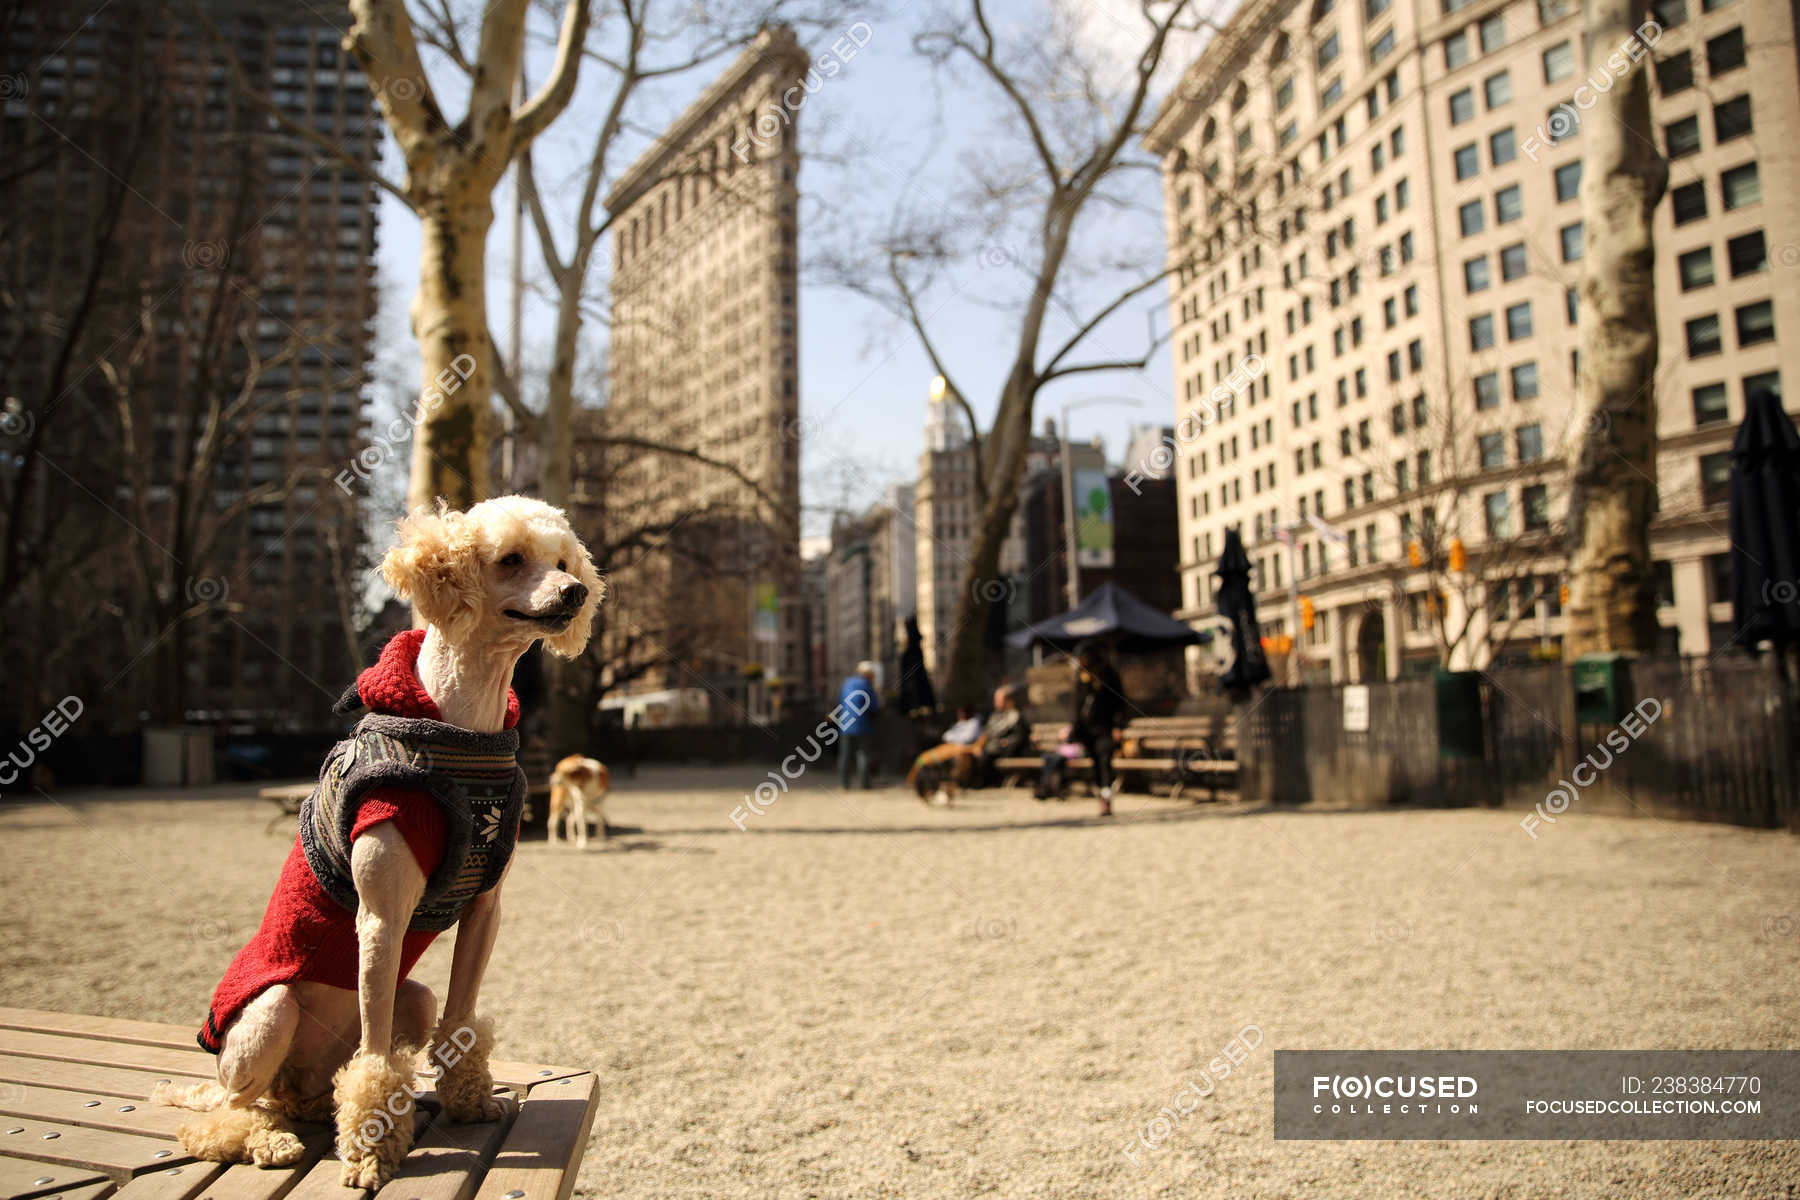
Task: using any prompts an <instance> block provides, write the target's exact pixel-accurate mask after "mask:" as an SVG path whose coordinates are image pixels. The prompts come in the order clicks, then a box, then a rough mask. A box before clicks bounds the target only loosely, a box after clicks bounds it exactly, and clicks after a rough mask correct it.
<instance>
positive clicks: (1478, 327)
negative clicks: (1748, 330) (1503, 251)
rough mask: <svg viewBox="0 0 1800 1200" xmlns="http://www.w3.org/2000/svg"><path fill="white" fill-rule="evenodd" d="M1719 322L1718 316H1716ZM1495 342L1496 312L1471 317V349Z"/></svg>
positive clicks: (1490, 345)
mask: <svg viewBox="0 0 1800 1200" xmlns="http://www.w3.org/2000/svg"><path fill="white" fill-rule="evenodd" d="M1714 323H1715V324H1717V318H1714ZM1493 344H1494V314H1492V313H1483V314H1481V315H1480V316H1479V317H1470V318H1469V349H1471V350H1487V349H1490V348H1492V347H1493Z"/></svg>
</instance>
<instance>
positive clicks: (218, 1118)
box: [176, 1104, 306, 1167]
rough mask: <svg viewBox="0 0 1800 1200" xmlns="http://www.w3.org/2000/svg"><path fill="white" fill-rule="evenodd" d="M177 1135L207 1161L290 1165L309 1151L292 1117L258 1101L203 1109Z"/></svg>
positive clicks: (268, 1165)
mask: <svg viewBox="0 0 1800 1200" xmlns="http://www.w3.org/2000/svg"><path fill="white" fill-rule="evenodd" d="M176 1137H177V1138H178V1139H179V1140H180V1142H181V1148H182V1149H183V1150H186V1151H187V1152H188V1153H189V1154H191V1155H193V1156H194V1157H195V1158H199V1159H204V1160H205V1161H207V1162H222V1163H239V1162H248V1163H255V1164H256V1165H257V1166H259V1167H286V1166H292V1165H293V1164H294V1163H297V1162H299V1161H300V1159H301V1157H302V1156H303V1155H304V1154H305V1153H306V1147H305V1146H304V1145H303V1144H302V1143H301V1141H300V1138H299V1136H298V1135H297V1134H295V1132H294V1127H293V1125H292V1124H290V1123H289V1122H288V1119H287V1118H286V1117H284V1116H281V1115H280V1114H278V1113H275V1112H272V1111H270V1110H269V1109H267V1108H264V1107H262V1106H261V1105H258V1104H249V1105H242V1106H240V1105H236V1104H228V1105H226V1106H225V1107H224V1108H217V1109H214V1110H213V1111H212V1112H208V1113H201V1114H200V1115H199V1116H197V1117H195V1118H194V1119H193V1120H191V1121H187V1122H185V1123H184V1124H183V1125H182V1126H181V1129H180V1130H179V1132H178V1133H177V1134H176Z"/></svg>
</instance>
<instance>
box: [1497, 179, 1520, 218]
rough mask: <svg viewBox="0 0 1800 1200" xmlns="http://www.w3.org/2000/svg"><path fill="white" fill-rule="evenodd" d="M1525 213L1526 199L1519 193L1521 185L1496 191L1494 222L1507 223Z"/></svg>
mask: <svg viewBox="0 0 1800 1200" xmlns="http://www.w3.org/2000/svg"><path fill="white" fill-rule="evenodd" d="M1524 215H1525V201H1524V200H1523V199H1521V197H1520V194H1519V185H1518V184H1516V183H1515V184H1513V185H1512V186H1511V187H1505V188H1501V189H1500V190H1499V191H1497V192H1495V193H1494V224H1496V225H1505V224H1507V223H1508V222H1509V221H1516V220H1518V219H1519V218H1520V217H1522V216H1524Z"/></svg>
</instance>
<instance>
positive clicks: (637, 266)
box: [606, 28, 806, 720]
mask: <svg viewBox="0 0 1800 1200" xmlns="http://www.w3.org/2000/svg"><path fill="white" fill-rule="evenodd" d="M805 69H806V57H805V55H804V54H803V53H802V52H801V50H800V48H799V46H798V44H797V43H796V42H795V40H794V35H793V33H792V32H791V31H790V30H787V29H785V28H772V29H769V30H765V31H764V32H763V33H762V34H761V35H760V36H759V37H758V38H757V39H756V41H755V43H754V44H752V45H751V46H750V47H749V48H748V49H746V50H745V51H744V53H743V54H741V55H740V56H739V57H738V58H737V60H736V61H735V62H733V63H732V64H731V66H730V67H728V68H727V69H726V70H725V72H724V74H723V75H721V76H720V77H719V78H718V79H717V80H715V81H714V82H713V83H712V84H711V85H710V86H709V87H708V88H707V89H706V90H705V92H703V93H702V94H701V96H700V97H699V99H697V100H696V101H694V103H693V104H692V105H690V106H689V107H688V109H687V110H686V111H685V112H683V113H682V114H681V116H680V117H678V118H677V119H676V121H675V122H674V124H673V125H671V126H670V127H669V128H668V129H667V130H665V131H664V132H663V134H662V135H661V136H660V137H658V139H657V141H656V144H655V145H654V146H653V147H652V148H651V149H650V150H649V151H647V152H646V153H645V154H644V155H643V156H642V157H641V158H640V159H639V160H638V161H637V162H636V163H634V164H633V165H632V166H631V168H630V169H629V170H628V171H626V172H625V174H624V175H623V176H622V177H621V178H620V180H619V182H618V184H617V186H616V187H614V189H613V190H612V192H611V193H610V194H609V195H608V196H607V197H606V207H607V210H608V211H609V212H611V213H612V214H613V215H614V233H613V241H612V252H613V264H612V266H613V271H612V317H613V319H612V347H611V358H610V364H609V370H610V373H611V391H610V397H609V400H608V414H609V425H610V428H611V429H613V430H614V431H615V432H616V433H617V434H619V435H623V436H627V437H641V438H644V439H648V440H651V441H655V442H659V443H666V444H672V445H676V446H681V447H686V448H689V449H692V450H696V451H699V452H700V453H702V454H704V455H706V456H707V457H708V458H710V459H713V460H717V461H722V462H725V463H729V464H731V465H732V466H734V467H735V468H736V469H737V472H738V474H735V475H734V474H732V473H731V472H728V471H724V470H719V469H716V468H713V467H709V466H706V465H704V464H702V463H698V462H696V461H694V460H692V459H683V458H678V457H673V456H669V455H658V454H653V453H644V454H639V455H637V456H635V457H632V458H629V459H627V460H626V461H624V462H623V463H621V464H620V466H619V467H618V468H617V473H616V474H615V476H614V477H613V478H611V479H609V480H608V481H607V482H606V488H607V490H608V492H609V494H610V495H611V496H613V497H615V498H616V499H615V500H614V503H618V502H621V501H626V500H628V502H629V503H630V504H631V505H632V506H633V508H634V511H635V513H636V515H637V517H638V518H639V519H640V520H643V521H646V522H647V523H649V524H653V525H658V526H661V527H664V528H666V529H667V530H668V537H669V538H670V539H671V541H672V542H679V543H681V546H680V547H678V548H676V549H674V550H672V552H671V553H669V554H666V555H663V556H661V557H660V558H654V559H651V560H648V561H646V562H644V563H642V564H640V565H639V566H636V567H633V568H632V569H630V570H628V571H622V572H619V573H617V574H616V575H615V576H614V579H613V581H612V592H611V595H610V596H609V604H612V605H615V606H616V607H617V610H618V611H617V612H616V613H615V614H614V623H615V624H616V623H618V622H621V621H633V620H637V621H638V622H639V624H640V625H642V626H644V627H653V626H656V625H658V624H660V623H661V622H662V621H663V620H664V614H665V613H667V614H671V619H672V621H675V622H681V623H688V624H690V625H691V626H692V627H693V628H694V629H695V630H698V631H699V636H697V637H695V638H690V639H685V640H686V642H687V644H686V645H685V646H684V647H683V649H682V650H681V652H680V653H675V652H673V651H672V652H671V654H670V655H669V656H668V662H667V664H666V665H665V666H664V667H663V668H662V669H660V670H658V671H656V672H653V673H651V674H650V675H648V676H646V677H645V678H644V679H642V680H640V681H639V682H638V683H637V684H634V685H633V686H634V687H642V688H647V689H657V688H669V687H687V686H704V687H706V688H707V689H708V690H709V691H710V692H711V693H712V694H713V695H714V696H715V697H717V698H718V699H719V711H718V712H717V713H716V714H715V715H716V716H717V717H718V718H719V719H721V720H743V719H746V717H750V718H755V719H761V718H763V717H766V716H769V715H771V714H772V713H773V711H774V708H775V701H776V698H777V696H778V695H779V692H780V690H781V687H782V686H783V682H782V681H783V680H786V679H792V678H796V677H799V676H800V675H801V674H802V673H803V671H804V667H805V662H804V654H805V638H804V636H803V631H802V629H801V612H802V599H801V596H800V574H799V567H800V564H799V522H798V512H799V505H800V477H799V471H800V442H799V419H798V418H799V294H798V292H799V289H798V283H797V279H796V263H797V256H798V248H797V240H796V239H797V237H798V229H797V221H798V203H799V190H798V183H797V176H798V173H799V167H800V160H799V155H798V150H797V145H796V140H795V135H794V120H795V118H796V116H797V113H796V112H795V110H794V108H793V107H792V106H791V105H788V104H786V103H784V101H783V99H782V96H783V93H786V92H790V91H791V89H792V88H793V86H794V85H795V83H796V81H797V80H798V79H799V78H800V76H801V74H802V73H803V72H804V71H805ZM740 476H741V477H740ZM746 481H747V482H746Z"/></svg>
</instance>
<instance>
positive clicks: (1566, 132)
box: [1542, 99, 1581, 146]
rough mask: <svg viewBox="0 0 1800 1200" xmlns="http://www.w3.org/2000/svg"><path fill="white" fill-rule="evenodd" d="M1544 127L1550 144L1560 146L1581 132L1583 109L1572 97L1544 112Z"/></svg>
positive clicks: (1546, 139)
mask: <svg viewBox="0 0 1800 1200" xmlns="http://www.w3.org/2000/svg"><path fill="white" fill-rule="evenodd" d="M1542 129H1543V131H1544V139H1545V141H1546V142H1547V143H1548V144H1550V145H1552V146H1560V145H1562V144H1563V143H1564V142H1566V141H1568V140H1569V139H1570V138H1572V137H1575V136H1576V135H1578V134H1579V133H1580V132H1581V110H1580V109H1578V108H1576V107H1575V101H1574V100H1572V99H1571V100H1565V101H1563V102H1562V103H1561V104H1558V105H1554V106H1553V107H1551V108H1550V110H1549V111H1548V112H1546V113H1545V114H1544V124H1543V126H1542ZM1559 130H1560V132H1558V131H1559Z"/></svg>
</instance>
